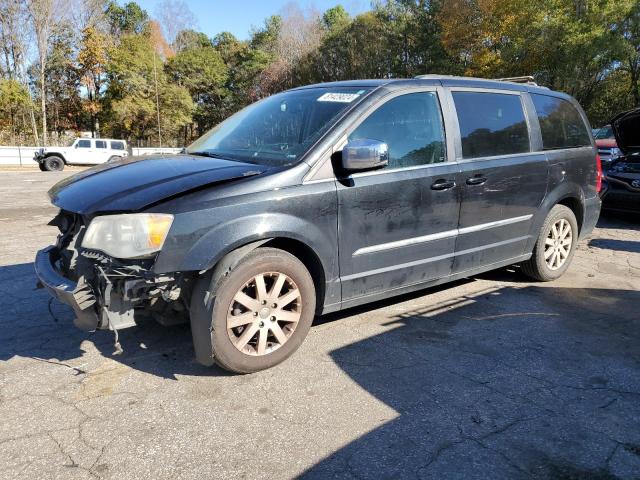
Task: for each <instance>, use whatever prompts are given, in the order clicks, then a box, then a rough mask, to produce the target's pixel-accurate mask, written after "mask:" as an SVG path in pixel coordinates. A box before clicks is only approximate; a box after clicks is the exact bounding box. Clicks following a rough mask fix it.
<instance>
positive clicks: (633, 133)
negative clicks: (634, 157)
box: [611, 108, 640, 155]
mask: <svg viewBox="0 0 640 480" xmlns="http://www.w3.org/2000/svg"><path fill="white" fill-rule="evenodd" d="M611 128H612V129H613V134H614V135H615V137H616V143H617V144H618V148H619V149H620V150H621V151H622V153H624V154H625V155H629V154H630V153H633V152H638V151H640V108H636V109H634V110H629V111H628V112H624V113H621V114H620V115H618V116H616V117H614V118H613V120H611Z"/></svg>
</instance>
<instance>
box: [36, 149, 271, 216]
mask: <svg viewBox="0 0 640 480" xmlns="http://www.w3.org/2000/svg"><path fill="white" fill-rule="evenodd" d="M264 171H266V167H263V166H260V165H253V164H249V163H242V162H235V161H231V160H222V159H218V158H208V157H200V156H190V155H173V156H158V157H133V158H126V159H122V160H118V161H115V162H108V163H104V164H102V165H99V166H97V167H94V168H91V169H88V170H85V171H83V172H80V173H78V174H76V175H73V176H71V177H69V178H66V179H64V180H62V181H61V182H59V183H57V184H56V185H54V187H53V188H52V189H51V190H49V197H51V202H52V203H53V204H54V205H56V206H58V207H60V208H61V209H63V210H67V211H70V212H75V213H80V214H82V215H86V214H94V213H97V212H108V211H113V212H116V211H118V212H123V211H137V210H141V209H143V208H145V207H148V206H149V205H152V204H154V203H157V202H159V201H161V200H164V199H166V198H170V197H173V196H175V195H179V194H182V193H186V192H189V191H191V190H195V189H197V188H200V187H203V186H206V185H212V184H216V183H221V182H226V181H230V180H235V179H240V178H243V177H249V176H253V175H257V174H260V173H262V172H264Z"/></svg>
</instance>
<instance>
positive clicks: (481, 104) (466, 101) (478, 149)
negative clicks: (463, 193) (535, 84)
mask: <svg viewBox="0 0 640 480" xmlns="http://www.w3.org/2000/svg"><path fill="white" fill-rule="evenodd" d="M453 100H454V102H455V105H456V111H457V112H458V123H459V124H460V136H461V139H462V156H463V157H464V158H478V157H492V156H497V155H510V154H514V153H525V152H528V151H529V150H530V148H529V131H528V129H527V122H526V121H525V116H524V110H523V108H522V101H521V100H520V95H511V94H504V93H488V92H453Z"/></svg>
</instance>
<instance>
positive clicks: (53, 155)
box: [42, 152, 68, 165]
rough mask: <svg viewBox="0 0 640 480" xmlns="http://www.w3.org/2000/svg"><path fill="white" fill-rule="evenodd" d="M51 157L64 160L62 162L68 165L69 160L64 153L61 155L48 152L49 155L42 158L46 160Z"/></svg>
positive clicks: (46, 154)
mask: <svg viewBox="0 0 640 480" xmlns="http://www.w3.org/2000/svg"><path fill="white" fill-rule="evenodd" d="M49 157H59V158H61V159H62V161H63V162H64V164H65V165H68V163H67V159H66V158H65V156H64V155H63V154H62V153H59V152H47V153H45V155H44V157H42V158H43V159H44V158H49Z"/></svg>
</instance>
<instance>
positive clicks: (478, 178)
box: [467, 175, 487, 185]
mask: <svg viewBox="0 0 640 480" xmlns="http://www.w3.org/2000/svg"><path fill="white" fill-rule="evenodd" d="M486 181H487V177H483V176H482V175H474V176H473V177H469V178H467V185H482V184H483V183H484V182H486Z"/></svg>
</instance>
